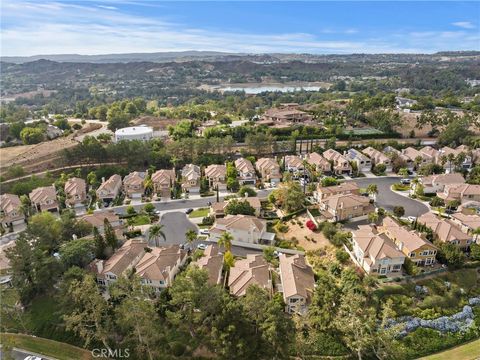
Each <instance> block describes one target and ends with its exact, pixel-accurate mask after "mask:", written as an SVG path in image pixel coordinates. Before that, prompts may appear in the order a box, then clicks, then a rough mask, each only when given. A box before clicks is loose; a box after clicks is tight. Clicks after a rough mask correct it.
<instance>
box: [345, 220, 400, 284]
mask: <svg viewBox="0 0 480 360" xmlns="http://www.w3.org/2000/svg"><path fill="white" fill-rule="evenodd" d="M352 247H353V249H352V252H351V253H350V256H352V257H353V260H354V261H355V262H356V263H357V264H358V265H360V266H361V267H362V269H363V270H365V272H366V273H367V274H372V273H373V274H379V275H388V274H390V273H396V272H400V271H401V269H402V265H403V263H404V262H405V254H404V253H402V252H401V251H400V250H398V249H397V247H396V246H395V244H394V243H393V242H392V241H391V240H390V239H389V238H388V237H387V236H386V235H385V234H382V233H379V232H378V231H377V229H376V227H374V226H371V225H362V226H359V229H358V230H356V231H352Z"/></svg>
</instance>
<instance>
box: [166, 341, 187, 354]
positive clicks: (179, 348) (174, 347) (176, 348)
mask: <svg viewBox="0 0 480 360" xmlns="http://www.w3.org/2000/svg"><path fill="white" fill-rule="evenodd" d="M169 345H170V349H171V351H172V354H173V355H174V356H182V355H183V354H184V353H185V350H186V346H185V345H184V344H182V343H181V342H180V341H175V342H173V343H171V344H169Z"/></svg>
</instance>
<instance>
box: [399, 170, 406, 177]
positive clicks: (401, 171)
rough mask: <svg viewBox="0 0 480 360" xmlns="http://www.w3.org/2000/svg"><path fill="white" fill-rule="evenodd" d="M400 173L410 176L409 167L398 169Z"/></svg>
mask: <svg viewBox="0 0 480 360" xmlns="http://www.w3.org/2000/svg"><path fill="white" fill-rule="evenodd" d="M398 175H400V176H403V177H406V176H408V169H407V168H400V169H399V170H398Z"/></svg>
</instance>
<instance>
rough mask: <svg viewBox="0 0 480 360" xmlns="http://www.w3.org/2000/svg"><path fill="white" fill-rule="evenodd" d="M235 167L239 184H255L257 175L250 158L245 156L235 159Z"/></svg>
mask: <svg viewBox="0 0 480 360" xmlns="http://www.w3.org/2000/svg"><path fill="white" fill-rule="evenodd" d="M235 168H236V169H237V173H238V177H237V178H238V182H239V183H240V185H255V183H256V181H257V175H256V173H255V168H254V167H253V165H252V162H251V161H250V160H248V159H245V158H240V159H237V160H235Z"/></svg>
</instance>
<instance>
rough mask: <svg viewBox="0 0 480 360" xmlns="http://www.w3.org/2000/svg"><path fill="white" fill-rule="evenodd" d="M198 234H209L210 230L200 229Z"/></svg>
mask: <svg viewBox="0 0 480 360" xmlns="http://www.w3.org/2000/svg"><path fill="white" fill-rule="evenodd" d="M200 234H201V235H210V231H209V230H208V229H201V230H200Z"/></svg>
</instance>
